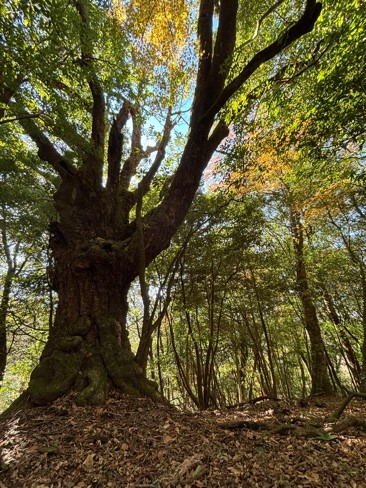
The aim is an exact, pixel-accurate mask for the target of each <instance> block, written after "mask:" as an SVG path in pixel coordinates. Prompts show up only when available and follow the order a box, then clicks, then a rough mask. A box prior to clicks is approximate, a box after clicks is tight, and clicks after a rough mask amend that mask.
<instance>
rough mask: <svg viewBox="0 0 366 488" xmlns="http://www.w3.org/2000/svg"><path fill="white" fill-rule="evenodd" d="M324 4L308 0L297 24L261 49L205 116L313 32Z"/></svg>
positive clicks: (212, 112) (209, 114) (212, 113)
mask: <svg viewBox="0 0 366 488" xmlns="http://www.w3.org/2000/svg"><path fill="white" fill-rule="evenodd" d="M321 9H322V5H321V3H319V2H316V1H315V0H307V2H306V7H305V11H304V13H303V15H302V16H301V17H300V19H299V20H298V21H297V22H295V24H294V25H293V26H292V27H290V28H289V29H287V30H286V31H285V32H284V33H283V34H282V35H281V36H280V37H279V38H278V39H276V40H275V41H274V42H273V43H272V44H270V45H269V46H267V47H266V48H264V49H262V50H261V51H259V52H258V53H257V54H256V55H255V56H254V57H253V58H252V59H251V61H249V63H248V64H247V65H246V66H245V67H244V68H243V70H242V71H241V72H240V74H239V75H238V76H237V77H236V78H234V79H233V80H232V81H231V82H230V83H229V84H228V85H227V86H226V87H225V88H224V90H223V91H222V93H221V95H220V96H219V97H218V98H217V100H216V101H215V102H214V103H213V104H212V105H211V107H210V108H209V110H208V111H207V112H206V113H205V115H204V118H205V119H206V118H207V119H211V118H212V117H214V116H215V115H216V114H217V113H218V112H219V110H220V109H221V108H222V107H223V106H224V105H225V103H226V102H227V101H228V100H229V99H230V98H231V97H232V96H233V95H234V94H235V93H236V92H237V91H238V90H239V89H240V88H241V87H242V85H243V84H244V83H245V82H246V81H247V80H248V78H249V77H250V76H251V75H252V74H253V73H254V72H255V71H256V70H257V69H258V68H259V67H260V66H261V65H262V64H264V63H265V62H267V61H269V60H270V59H272V58H274V57H275V56H276V55H277V54H279V53H280V52H282V51H283V50H284V49H285V48H286V47H288V46H290V45H291V44H292V43H293V42H295V41H296V40H297V39H299V38H300V37H302V36H303V35H305V34H307V33H309V32H311V30H312V29H313V27H314V24H315V22H316V20H317V18H318V17H319V15H320V12H321Z"/></svg>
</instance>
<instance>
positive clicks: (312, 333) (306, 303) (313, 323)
mask: <svg viewBox="0 0 366 488" xmlns="http://www.w3.org/2000/svg"><path fill="white" fill-rule="evenodd" d="M290 222H291V232H292V240H293V245H294V251H295V261H296V282H297V288H298V293H299V297H300V300H301V303H302V308H303V314H304V323H305V328H306V331H307V333H308V336H309V340H310V352H311V364H310V375H311V394H312V395H316V394H318V393H328V394H330V393H333V388H332V383H331V381H330V377H329V373H328V367H327V356H326V351H325V345H324V341H323V337H322V334H321V330H320V325H319V320H318V316H317V313H316V308H315V305H314V302H313V299H312V296H311V290H310V287H309V281H308V276H307V272H306V266H305V256H304V234H303V226H302V222H301V216H300V214H299V213H298V212H297V211H296V210H294V209H293V208H291V205H290Z"/></svg>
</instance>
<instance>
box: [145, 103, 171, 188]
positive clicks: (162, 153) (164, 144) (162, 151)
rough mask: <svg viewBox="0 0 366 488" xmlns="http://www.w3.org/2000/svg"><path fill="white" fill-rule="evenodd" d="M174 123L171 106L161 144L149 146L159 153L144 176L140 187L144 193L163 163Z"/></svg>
mask: <svg viewBox="0 0 366 488" xmlns="http://www.w3.org/2000/svg"><path fill="white" fill-rule="evenodd" d="M173 126H174V123H173V122H172V120H171V108H169V110H168V114H167V116H166V119H165V124H164V131H163V137H162V139H161V141H160V142H159V144H158V145H157V147H156V148H154V147H150V148H148V149H149V150H151V151H153V150H157V154H156V156H155V160H154V162H153V163H152V165H151V167H150V169H149V171H148V172H147V173H146V175H145V176H144V177H143V178H142V180H141V182H140V184H139V187H141V191H142V195H146V193H147V192H148V191H149V189H150V185H151V182H152V180H153V179H154V176H155V175H156V173H157V171H158V169H159V168H160V165H161V163H162V162H163V160H164V158H165V150H166V147H167V145H168V143H169V140H170V135H171V132H172V129H173Z"/></svg>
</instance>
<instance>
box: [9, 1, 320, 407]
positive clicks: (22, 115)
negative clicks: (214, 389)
mask: <svg viewBox="0 0 366 488" xmlns="http://www.w3.org/2000/svg"><path fill="white" fill-rule="evenodd" d="M9 3H10V2H6V3H5V5H7V4H9ZM112 3H113V6H114V10H113V9H112V10H113V12H114V13H115V14H116V12H117V14H118V15H117V14H116V15H115V19H117V20H119V21H122V22H125V23H126V25H128V15H131V16H132V15H134V12H135V13H136V12H137V11H138V8H139V6H140V3H142V2H132V1H131V2H125V3H124V4H123V3H122V2H121V5H120V9H118V8H117V7H118V2H112ZM158 3H159V2H158ZM163 3H166V4H167V6H168V5H169V4H170V2H163ZM173 3H174V2H173ZM249 3H253V4H254V2H249ZM303 3H304V4H305V5H302V4H303ZM61 4H62V5H61ZM30 5H31V6H33V7H34V8H33V10H32V11H31V18H32V22H33V24H32V28H33V31H32V33H33V34H32V35H33V37H32V35H30V36H26V42H25V43H24V44H25V45H26V44H27V42H28V43H32V41H33V40H34V39H35V40H36V41H37V44H36V55H37V56H38V57H37V56H35V57H36V58H37V59H34V56H33V57H32V56H30V57H29V61H28V62H29V65H32V66H35V65H34V64H33V63H38V64H37V65H36V68H34V70H35V72H36V75H37V76H38V74H37V72H39V78H38V80H36V79H35V78H34V77H32V76H31V75H29V76H28V74H27V73H25V72H24V70H23V69H22V60H21V59H18V58H19V52H20V48H19V46H18V47H17V46H16V45H15V46H13V45H11V43H10V42H9V43H8V44H7V48H8V50H7V54H8V57H9V59H10V58H11V56H12V55H14V56H15V57H17V59H16V62H14V60H12V64H11V67H10V68H8V69H7V70H6V71H4V73H7V74H8V76H9V79H8V80H5V81H4V80H1V82H2V84H3V86H0V89H1V93H0V94H1V101H2V107H3V108H4V107H5V110H6V107H8V111H9V112H8V113H5V120H11V119H12V118H17V119H18V120H19V123H20V124H21V125H22V128H23V130H24V131H25V133H26V134H27V135H28V136H29V137H30V139H31V140H32V141H33V143H35V145H36V146H37V148H38V156H39V158H40V160H42V161H43V162H46V163H48V164H49V165H50V167H52V168H53V170H54V171H55V172H56V173H57V174H58V175H59V182H58V186H57V190H56V191H55V194H54V205H55V209H56V212H57V220H55V221H54V222H52V224H51V233H52V237H51V239H50V247H51V250H52V253H53V259H54V270H53V287H54V289H55V290H56V291H57V293H58V297H59V298H58V308H57V313H56V318H55V323H54V326H53V327H52V329H51V331H50V335H49V339H48V342H47V344H46V346H45V349H44V351H43V354H42V356H41V358H40V362H39V365H38V366H37V367H36V369H35V370H34V371H33V373H32V376H31V379H30V383H29V387H28V392H27V393H28V395H29V397H30V400H31V401H32V402H33V403H35V404H43V403H47V402H50V401H53V400H55V399H56V398H58V397H59V396H61V395H63V394H65V393H67V392H68V391H70V390H76V391H77V395H76V401H77V402H78V403H79V404H94V403H100V402H103V401H104V400H105V399H106V397H107V395H108V391H109V390H110V388H118V389H121V390H122V391H124V392H130V393H139V394H143V395H150V396H156V395H157V390H155V387H154V385H153V384H152V383H151V382H149V381H148V380H147V379H146V377H145V374H144V370H143V368H142V367H141V366H143V364H144V363H146V360H145V358H144V357H142V356H143V355H141V354H140V355H139V357H138V360H137V359H136V357H135V356H134V354H133V353H132V351H131V347H130V343H129V339H128V330H127V327H126V314H127V309H128V303H127V294H128V290H129V288H130V285H131V283H132V281H133V280H134V279H135V278H136V277H140V282H141V284H142V287H143V285H144V269H145V268H146V267H147V266H148V265H149V263H151V261H152V260H153V259H154V258H155V257H156V256H157V255H158V254H159V253H160V252H161V251H162V250H164V249H165V248H167V247H168V246H169V243H170V240H171V238H172V237H173V235H174V234H175V232H176V231H177V229H178V227H179V226H180V224H181V223H182V221H183V219H184V217H185V216H186V214H187V212H188V210H189V208H190V205H191V203H192V200H193V197H194V195H195V193H196V190H197V188H198V186H199V183H200V179H201V176H202V173H203V171H204V169H205V168H206V166H207V164H208V162H209V160H210V158H211V156H212V155H213V153H214V152H215V150H216V149H217V147H218V146H219V144H220V143H221V141H222V140H223V139H224V138H225V137H226V136H227V135H228V133H229V130H228V126H227V123H228V120H227V119H226V120H225V107H227V105H228V103H229V102H230V101H231V100H232V99H233V98H234V97H235V96H236V94H238V93H239V92H241V91H242V90H243V87H244V85H245V83H246V82H247V80H248V79H249V78H250V77H251V76H252V75H253V74H254V73H255V72H256V71H258V70H259V69H260V68H261V67H262V66H263V65H264V63H266V62H268V61H270V60H271V59H273V58H275V57H276V56H277V55H278V54H279V53H281V52H283V51H284V50H285V49H286V48H287V47H288V46H290V45H291V44H293V43H294V42H295V41H296V40H297V39H299V38H300V37H302V36H303V35H305V34H306V33H308V32H310V31H311V30H312V29H313V26H314V24H315V22H316V20H317V18H318V16H319V14H320V11H321V4H320V3H318V2H316V1H315V0H307V1H306V2H295V3H294V2H285V1H279V2H277V3H274V4H273V5H271V4H269V3H268V4H267V2H265V5H263V11H261V12H257V11H256V10H257V7H256V8H255V9H254V13H255V14H256V15H257V17H258V24H257V27H256V29H255V33H254V35H252V36H251V38H250V39H249V41H247V42H246V43H244V44H243V43H242V42H237V38H239V36H237V32H236V31H237V26H240V28H242V27H243V25H244V26H245V14H246V5H247V2H245V3H244V2H243V5H241V4H240V2H239V1H238V0H224V1H221V2H220V3H218V2H215V1H214V0H201V1H200V2H199V6H198V8H197V9H195V8H193V12H197V17H198V18H197V33H198V42H197V46H198V53H197V58H198V60H197V74H196V82H195V86H194V90H193V94H192V107H191V111H190V120H189V124H188V128H187V136H186V142H185V145H184V148H183V149H182V153H181V156H180V157H179V161H178V162H177V164H176V167H175V168H176V169H175V171H174V173H173V175H172V178H171V179H170V180H169V185H168V186H167V188H165V191H164V192H162V195H161V196H162V198H161V200H160V201H159V202H158V203H157V204H156V206H155V207H154V208H153V209H152V210H149V211H148V212H145V213H144V212H143V199H144V196H145V195H146V194H147V192H148V191H149V189H150V187H151V183H152V181H153V179H154V177H155V176H156V175H157V172H158V169H159V167H160V165H161V163H162V160H163V159H164V156H165V152H166V148H167V144H168V141H169V138H170V136H171V130H172V125H173V115H172V108H171V101H170V100H169V98H168V97H167V98H166V100H163V101H162V106H164V103H165V105H166V107H167V116H166V119H165V123H164V128H163V131H162V134H161V137H160V138H159V142H158V144H157V145H156V146H155V147H153V148H151V147H150V148H148V149H146V150H144V149H143V147H142V141H141V122H142V120H143V116H142V112H141V110H140V107H141V105H142V103H141V100H143V97H146V99H148V95H147V94H146V93H147V91H148V90H147V89H146V86H145V87H144V89H141V87H142V86H143V85H142V84H141V83H136V80H135V79H134V78H133V77H131V79H130V80H128V79H127V75H126V77H125V79H124V83H127V81H129V82H130V83H131V86H132V85H133V84H134V88H133V89H132V88H131V91H130V94H131V96H132V94H133V93H134V94H136V93H137V97H136V99H135V100H134V101H133V102H134V103H131V99H127V97H126V96H124V97H120V100H121V107H120V109H119V110H118V111H117V112H116V114H115V116H114V117H113V118H112V119H108V112H107V107H108V105H107V102H108V100H109V98H108V97H110V96H112V93H115V92H116V91H118V89H119V88H120V87H118V86H116V85H115V84H116V83H118V81H121V78H120V79H119V78H118V77H113V76H112V75H106V70H108V69H109V70H110V71H112V72H113V69H114V67H113V65H112V64H110V65H108V63H102V62H100V59H98V56H101V55H102V54H101V53H102V51H103V47H101V45H102V43H101V41H100V39H99V38H98V32H99V31H100V29H101V28H107V27H108V26H109V23H108V22H109V20H110V18H112V17H113V12H112V14H110V13H109V12H104V14H105V18H106V19H107V20H106V21H105V22H106V23H105V24H103V25H101V22H100V21H99V20H98V15H99V14H100V12H101V9H102V7H101V6H100V5H101V4H100V2H93V1H91V0H81V1H77V0H75V1H72V2H69V4H68V5H67V6H65V4H63V3H62V2H61V3H60V4H57V2H56V4H55V5H58V9H59V10H60V9H61V10H62V12H60V11H59V12H57V8H55V6H54V5H53V6H52V8H49V5H48V2H46V1H44V2H31V4H30ZM126 6H127V7H126ZM122 7H124V8H122ZM130 7H131V8H130ZM239 7H240V8H239ZM301 7H304V10H303V13H302V14H301V13H299V10H300V9H301ZM276 9H281V12H279V13H280V15H278V16H277V17H276V18H275V20H274V21H273V23H271V24H270V25H271V26H276V28H275V29H272V31H271V34H270V35H269V34H268V32H267V33H266V35H265V36H262V37H261V35H260V34H261V29H262V27H263V26H265V25H266V22H267V21H268V19H269V18H270V17H271V16H273V15H274V13H276ZM163 11H164V10H163ZM121 12H122V13H121ZM140 12H141V11H140ZM49 13H50V15H52V16H54V17H57V16H58V15H59V17H57V19H56V18H54V19H53V22H51V21H50V20H49V18H48V17H47V16H48V15H49ZM126 13H127V19H126V17H125V15H126ZM170 13H171V12H170ZM252 13H253V12H252V11H251V9H250V8H249V7H248V15H249V14H252ZM100 15H101V14H100ZM166 17H168V21H169V22H170V21H171V19H170V20H169V10H167V15H166ZM64 18H67V19H68V21H69V22H72V26H68V28H71V33H72V36H74V37H73V38H72V41H73V42H74V44H73V45H72V46H71V47H70V50H69V51H68V50H67V49H66V47H65V45H64V46H61V47H59V48H57V46H56V48H55V46H54V44H55V42H54V40H55V39H57V40H58V41H60V39H62V36H63V35H64V32H63V29H62V25H60V26H59V28H58V29H54V30H55V32H54V33H53V37H52V36H49V37H47V35H44V36H43V37H42V36H40V35H39V30H40V29H45V26H46V27H47V28H49V29H52V28H54V25H55V24H54V22H55V21H57V22H58V21H60V22H61V24H62V19H64ZM248 18H249V17H248ZM294 18H297V20H294ZM162 19H163V17H162V16H161V17H160V20H161V21H163V20H162ZM23 20H24V17H19V18H17V21H16V22H15V23H14V26H15V27H16V28H18V29H19V35H20V36H21V35H24V32H26V30H27V29H28V25H26V26H21V24H22V22H23ZM158 20H159V18H158ZM113 21H114V22H115V23H116V20H113ZM289 21H290V22H289ZM57 22H56V23H57ZM169 22H168V24H169V25H171V22H170V23H169ZM251 25H252V24H251V23H250V22H249V21H248V23H247V26H249V27H250V26H251ZM267 25H269V24H267ZM131 29H132V27H131ZM121 30H122V28H121ZM45 32H46V31H45ZM116 32H117V31H116ZM151 32H152V31H151V29H150V31H149V33H150V34H151ZM34 33H36V34H37V35H36V34H34ZM258 33H259V36H258ZM127 34H128V33H127ZM145 34H146V32H145ZM116 35H117V34H116ZM146 35H147V34H146ZM146 35H145V39H146ZM9 36H10V34H9ZM37 36H38V37H37ZM77 36H79V40H78V42H75V39H76V38H77ZM40 37H42V38H41V39H40ZM122 38H123V39H122ZM131 38H132V41H131ZM241 39H242V36H241ZM189 40H190V42H192V39H191V38H190V39H189ZM2 42H3V40H2ZM17 42H18V41H17ZM63 42H64V40H63ZM115 42H116V43H118V42H120V43H122V44H123V42H126V52H127V49H128V48H127V43H128V42H134V38H133V36H130V37H129V36H128V35H126V36H125V37H124V36H119V37H116V39H115ZM71 44H72V43H71ZM122 44H121V45H122ZM248 45H251V46H253V47H254V49H252V51H251V50H250V49H248ZM22 48H24V46H22ZM76 49H78V54H77V56H76V54H75V51H76ZM142 52H143V51H142ZM37 53H38V54H37ZM139 54H141V51H140V52H138V51H135V55H134V56H133V55H130V56H129V57H128V60H127V61H129V62H134V61H136V62H137V63H138V62H140V60H139V59H138V56H139ZM62 56H63V59H64V60H66V61H65V65H64V67H63V66H60V65H58V64H57V63H56V62H55V60H57V59H58V60H59V59H60V57H62ZM44 57H46V58H47V59H46V63H43V64H44V65H45V67H44V70H45V71H44V72H43V74H42V66H41V63H42V60H43V58H44ZM48 57H49V59H48ZM126 57H127V55H126ZM117 62H118V61H117V60H115V63H117ZM47 63H48V64H47ZM18 65H19V69H18V68H17V66H18ZM14 66H15V68H14ZM65 66H66V67H68V69H69V70H74V72H73V73H71V74H70V73H66V81H65V73H63V70H64V69H66V68H65ZM152 69H155V73H156V74H157V76H158V75H159V69H156V66H155V67H154V66H153V67H152ZM44 73H46V74H44ZM141 73H143V71H141ZM161 73H163V74H164V73H165V71H164V70H163V69H162V70H161ZM146 74H147V73H146V72H145V73H143V75H144V76H145V75H146ZM42 76H43V79H42V80H41V81H42V83H40V82H39V79H40V78H41V77H42ZM58 76H59V78H58ZM67 76H68V78H67ZM78 77H79V78H78ZM10 78H12V79H10ZM126 80H127V81H126ZM73 83H79V90H80V92H79V93H77V92H75V90H74V87H73V86H72V84H73ZM121 83H122V81H121ZM41 86H43V88H44V87H46V88H47V90H50V87H51V88H52V90H51V92H50V91H48V92H47V91H46V92H47V93H51V94H52V95H51V96H48V97H45V95H44V93H45V91H44V89H43V90H42V89H41ZM86 90H89V93H90V99H89V100H88V99H86V98H85V97H84V95H85V93H86ZM150 92H151V87H150ZM7 94H8V95H10V96H7ZM125 94H126V90H125ZM11 97H13V98H11ZM139 97H140V98H139ZM141 97H142V98H141ZM30 98H31V99H32V101H33V105H31V104H29V99H30ZM14 99H15V103H14V102H13V100H14ZM85 100H87V102H88V103H85ZM83 102H84V103H83ZM163 102H164V103H163ZM146 103H149V102H146ZM78 104H79V105H78ZM169 105H170V107H169ZM32 107H33V108H32ZM47 107H51V109H52V110H53V111H54V113H55V114H58V115H57V117H56V119H54V120H53V122H49V119H47V118H46V117H45V115H44V111H45V110H48V109H47ZM156 107H158V104H156ZM71 109H72V110H73V112H72V113H71V112H70V111H71ZM76 109H78V113H77V115H75V113H76V111H77V110H76ZM50 113H51V114H52V112H50ZM2 115H4V114H2ZM76 118H78V120H79V122H78V123H76V122H75V119H76ZM129 119H131V120H132V125H133V129H132V136H131V147H130V149H129V150H127V148H126V147H125V145H124V144H123V135H122V133H123V131H124V130H125V127H126V124H127V121H128V120H129ZM3 120H4V119H3ZM88 127H90V131H89V134H88V131H87V128H88ZM153 153H155V158H154V159H153V160H151V164H150V166H149V167H148V168H147V169H146V171H145V172H144V174H143V176H142V177H141V178H140V181H139V183H138V185H137V186H136V175H137V172H138V169H139V168H140V167H143V166H144V165H143V164H142V163H143V162H144V161H145V162H146V160H147V159H148V157H149V156H150V155H151V154H153ZM140 176H141V173H140ZM143 332H144V331H143ZM146 353H147V352H146Z"/></svg>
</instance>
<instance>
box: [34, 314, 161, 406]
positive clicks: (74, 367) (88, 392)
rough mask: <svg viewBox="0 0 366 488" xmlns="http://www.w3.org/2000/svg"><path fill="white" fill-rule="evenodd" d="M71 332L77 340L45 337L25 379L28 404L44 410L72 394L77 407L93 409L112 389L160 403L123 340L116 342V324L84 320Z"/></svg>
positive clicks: (119, 332)
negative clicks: (73, 393)
mask: <svg viewBox="0 0 366 488" xmlns="http://www.w3.org/2000/svg"><path fill="white" fill-rule="evenodd" d="M75 329H79V333H80V334H83V335H72V336H71V335H69V336H62V337H57V336H56V335H54V336H53V337H52V335H51V336H50V339H49V341H48V343H47V345H46V347H45V350H44V352H43V354H42V357H41V361H40V363H39V365H38V366H37V367H36V368H35V370H34V371H33V373H32V375H31V379H30V383H29V387H28V394H29V396H30V400H31V402H32V403H33V404H36V405H44V404H47V403H50V402H53V401H54V400H56V399H57V398H59V397H61V396H63V395H65V394H67V393H68V392H71V391H74V392H76V396H75V402H76V403H77V404H78V405H97V404H102V403H104V402H105V401H106V400H107V399H108V396H109V392H110V390H112V389H117V390H119V391H121V392H122V393H126V394H130V395H137V396H145V397H150V398H152V399H156V400H162V397H161V395H160V393H159V392H158V389H157V386H156V384H155V383H153V382H152V381H150V380H149V379H147V378H146V377H145V374H144V372H143V370H142V368H141V367H140V366H139V365H138V364H137V363H136V361H135V357H134V355H133V353H132V352H131V349H130V346H129V342H128V339H127V337H125V338H124V340H123V341H122V340H121V328H120V324H118V322H116V321H115V320H113V319H102V320H99V321H98V323H95V324H93V325H92V324H91V323H90V322H89V321H88V320H84V321H83V323H82V324H81V323H79V324H78V325H77V326H75V325H74V327H73V332H75Z"/></svg>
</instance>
